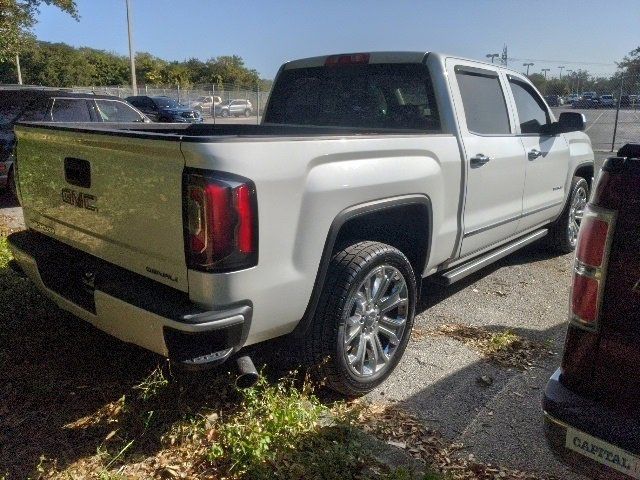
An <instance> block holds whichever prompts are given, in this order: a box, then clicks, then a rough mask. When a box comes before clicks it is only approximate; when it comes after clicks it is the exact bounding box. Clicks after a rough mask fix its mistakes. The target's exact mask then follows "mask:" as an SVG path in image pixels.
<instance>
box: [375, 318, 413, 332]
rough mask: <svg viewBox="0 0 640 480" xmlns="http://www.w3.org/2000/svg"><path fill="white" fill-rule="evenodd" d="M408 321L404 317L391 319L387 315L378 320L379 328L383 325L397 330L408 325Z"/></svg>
mask: <svg viewBox="0 0 640 480" xmlns="http://www.w3.org/2000/svg"><path fill="white" fill-rule="evenodd" d="M406 321H407V319H406V318H404V317H396V318H391V317H388V316H386V315H382V316H381V317H380V318H379V319H378V326H380V324H382V325H386V326H387V327H390V328H393V329H394V330H395V329H397V328H400V327H401V326H403V325H404V324H405V323H406Z"/></svg>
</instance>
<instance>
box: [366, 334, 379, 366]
mask: <svg viewBox="0 0 640 480" xmlns="http://www.w3.org/2000/svg"><path fill="white" fill-rule="evenodd" d="M367 343H368V344H369V347H371V356H372V357H373V365H372V367H371V370H372V371H373V372H375V371H376V368H377V366H378V362H379V361H380V358H379V356H378V349H377V348H376V345H375V341H374V340H373V338H372V337H367Z"/></svg>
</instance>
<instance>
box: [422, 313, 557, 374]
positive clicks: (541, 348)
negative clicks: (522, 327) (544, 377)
mask: <svg viewBox="0 0 640 480" xmlns="http://www.w3.org/2000/svg"><path fill="white" fill-rule="evenodd" d="M423 334H424V333H423ZM429 334H431V335H443V336H446V337H450V338H453V339H455V340H458V341H460V342H462V343H464V344H465V345H468V346H470V347H472V348H473V349H475V350H477V351H479V352H480V353H481V354H482V355H483V357H484V358H486V359H487V360H489V361H490V362H492V363H494V364H496V365H499V366H501V367H508V368H517V369H520V370H529V369H530V368H532V367H533V366H535V365H536V363H535V362H536V360H537V359H538V358H540V357H542V356H548V355H554V352H553V351H552V350H551V349H550V348H551V347H550V345H549V344H547V343H540V342H533V341H531V340H527V339H526V338H523V337H520V336H519V335H517V334H515V333H514V332H513V331H512V330H500V331H491V330H489V329H487V328H482V327H473V326H469V325H463V324H460V323H455V324H446V325H441V326H440V327H438V328H437V329H435V330H431V331H429Z"/></svg>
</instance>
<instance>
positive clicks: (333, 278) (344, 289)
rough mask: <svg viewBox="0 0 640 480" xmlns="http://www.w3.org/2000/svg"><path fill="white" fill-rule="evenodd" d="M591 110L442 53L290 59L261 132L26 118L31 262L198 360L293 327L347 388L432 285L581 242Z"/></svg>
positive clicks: (157, 347) (91, 302) (387, 356)
mask: <svg viewBox="0 0 640 480" xmlns="http://www.w3.org/2000/svg"><path fill="white" fill-rule="evenodd" d="M582 129H584V117H583V116H582V115H581V114H579V113H572V112H565V113H563V114H562V115H560V117H559V119H558V121H556V119H555V118H554V115H553V113H552V112H551V110H550V109H549V108H548V106H547V105H546V103H545V102H544V100H543V99H542V97H541V95H540V94H539V93H538V91H537V90H536V89H535V87H534V86H533V85H532V84H531V83H530V82H529V81H528V80H527V78H526V77H525V76H523V75H521V74H520V73H518V72H515V71H511V70H507V69H505V68H503V67H501V66H497V65H493V64H487V63H483V62H477V61H473V60H465V59H462V58H458V57H454V56H447V55H441V54H436V53H427V54H425V53H423V52H373V53H356V54H340V55H330V56H322V57H314V58H307V59H302V60H297V61H291V62H288V63H286V64H284V65H283V66H282V67H281V69H280V71H279V73H278V75H277V78H276V81H275V83H274V87H273V90H272V93H271V96H270V99H269V101H268V104H267V107H266V110H265V113H264V116H263V119H262V123H261V124H260V125H229V124H226V125H208V124H204V125H166V124H165V125H159V124H153V125H137V126H136V125H126V124H123V125H121V126H119V128H106V127H103V128H98V127H95V126H92V125H83V124H77V125H75V126H72V127H69V126H67V127H62V126H53V125H44V124H27V123H24V124H21V125H19V126H18V127H17V129H16V131H17V135H18V162H17V166H18V168H17V175H18V185H19V194H20V197H21V201H22V205H23V207H24V214H25V222H26V225H27V227H28V229H27V230H26V231H24V232H20V233H16V234H13V235H12V236H10V238H9V243H10V248H11V250H12V252H13V255H14V258H15V259H16V261H17V262H18V263H19V264H20V265H21V266H22V268H23V270H24V271H25V272H26V273H27V275H28V276H29V277H30V278H31V279H32V280H33V281H34V282H35V283H36V284H37V285H38V286H39V287H40V288H41V289H42V290H43V291H44V292H46V293H47V294H48V295H49V296H50V297H51V298H53V299H54V300H55V301H56V302H57V304H58V305H59V306H60V307H61V308H63V309H66V310H68V311H70V312H72V313H74V314H75V315H77V316H79V317H81V318H83V319H85V320H87V321H88V322H91V323H92V324H94V325H95V326H97V327H98V328H100V329H102V330H104V331H106V332H109V333H110V334H112V335H114V336H116V337H118V338H120V339H122V340H124V341H126V342H131V343H135V344H137V345H140V346H142V347H144V348H147V349H149V350H151V351H154V352H157V353H159V354H161V355H164V356H167V357H169V358H170V359H171V360H172V361H174V362H180V363H182V364H184V365H190V366H194V367H195V366H211V365H217V364H220V363H222V362H223V361H225V360H226V359H228V358H229V357H230V356H231V355H232V354H234V353H236V352H238V351H239V350H240V349H241V348H242V347H245V346H248V345H251V344H255V343H258V342H262V341H265V340H269V339H273V338H275V337H280V336H286V341H287V342H288V344H289V345H290V347H287V351H288V352H289V353H291V354H294V355H297V356H298V357H299V358H300V359H301V360H302V361H304V362H305V363H306V364H317V365H319V367H318V369H314V370H313V371H315V372H316V373H317V374H318V375H319V376H321V377H323V378H324V379H325V380H326V383H327V385H328V386H330V387H331V388H333V389H335V390H337V391H339V392H342V393H343V394H346V395H360V394H363V393H366V392H368V391H370V390H372V389H373V388H374V387H375V386H376V385H378V384H379V383H381V382H382V381H383V380H384V379H385V378H386V377H387V376H388V375H389V374H390V373H391V372H392V371H393V369H394V368H395V366H396V365H397V363H398V362H399V361H400V358H401V357H402V354H403V352H404V350H405V347H406V345H407V342H408V340H409V336H410V332H411V328H412V325H413V321H414V314H415V309H416V302H417V299H418V296H419V293H420V290H421V288H426V289H428V288H429V284H430V282H440V283H444V284H450V283H453V282H456V281H458V280H459V279H461V278H464V277H465V276H466V275H469V274H470V273H472V272H475V271H477V270H479V269H481V268H482V267H483V266H485V265H487V264H489V263H491V262H493V261H495V260H496V259H498V258H501V257H503V256H505V255H508V254H509V253H511V252H513V251H515V250H517V249H518V248H520V247H522V246H524V245H527V244H529V243H532V242H534V241H537V240H538V239H542V238H545V237H546V240H547V241H548V244H549V247H550V248H552V249H553V250H554V251H557V252H561V253H568V252H570V251H572V250H573V249H574V247H575V242H576V239H577V232H578V227H579V224H580V221H581V218H582V217H581V214H582V213H581V212H582V209H583V208H584V205H585V204H586V199H587V198H588V192H589V184H590V181H591V178H592V176H593V152H592V149H591V144H590V141H589V138H588V137H587V136H586V135H585V134H584V133H583V132H581V131H580V130H582Z"/></svg>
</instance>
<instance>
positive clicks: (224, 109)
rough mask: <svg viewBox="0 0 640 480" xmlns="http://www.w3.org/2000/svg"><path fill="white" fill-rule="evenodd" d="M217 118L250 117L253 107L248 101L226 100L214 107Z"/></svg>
mask: <svg viewBox="0 0 640 480" xmlns="http://www.w3.org/2000/svg"><path fill="white" fill-rule="evenodd" d="M215 112H216V116H218V117H230V116H232V115H233V116H234V117H240V116H241V115H244V116H245V117H250V116H251V115H252V114H253V105H251V102H250V101H249V100H226V101H224V102H222V103H220V104H218V105H216V106H215Z"/></svg>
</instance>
